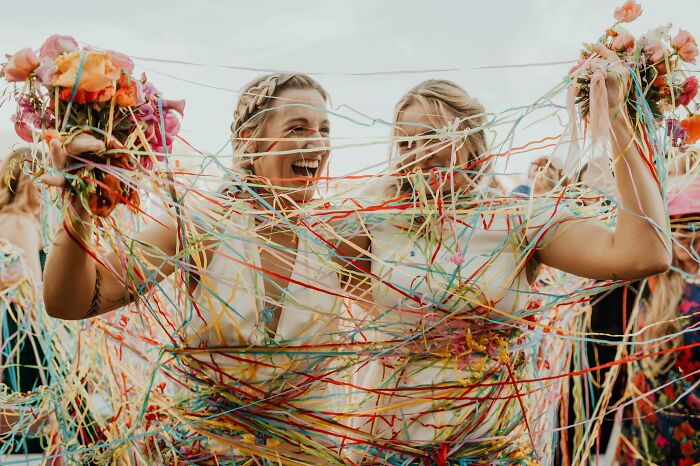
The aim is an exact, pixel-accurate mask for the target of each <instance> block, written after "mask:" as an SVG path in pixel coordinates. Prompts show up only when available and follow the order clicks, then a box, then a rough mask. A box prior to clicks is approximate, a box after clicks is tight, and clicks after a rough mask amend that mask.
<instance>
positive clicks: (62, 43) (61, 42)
mask: <svg viewBox="0 0 700 466" xmlns="http://www.w3.org/2000/svg"><path fill="white" fill-rule="evenodd" d="M76 50H78V42H77V41H76V40H75V39H73V38H72V37H71V36H59V35H58V34H54V35H53V36H51V37H49V38H48V39H46V42H44V45H42V46H41V49H39V56H40V57H41V58H48V59H51V60H55V59H56V58H58V57H59V56H60V55H61V54H63V53H66V52H75V51H76Z"/></svg>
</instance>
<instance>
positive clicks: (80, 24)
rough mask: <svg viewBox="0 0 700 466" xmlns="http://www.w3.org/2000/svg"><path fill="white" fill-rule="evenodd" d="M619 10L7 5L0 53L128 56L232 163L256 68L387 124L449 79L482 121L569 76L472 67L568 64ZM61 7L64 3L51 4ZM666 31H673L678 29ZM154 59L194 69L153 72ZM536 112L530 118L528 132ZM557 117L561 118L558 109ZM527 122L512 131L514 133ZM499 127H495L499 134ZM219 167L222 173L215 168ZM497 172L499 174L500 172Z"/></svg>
mask: <svg viewBox="0 0 700 466" xmlns="http://www.w3.org/2000/svg"><path fill="white" fill-rule="evenodd" d="M622 1H623V0H617V1H609V0H586V1H582V0H566V1H564V0H507V1H506V0H490V1H486V0H484V1H477V0H463V1H451V2H448V1H431V2H428V1H414V0H401V1H383V2H376V1H362V0H354V1H344V2H341V1H335V0H315V1H304V0H298V1H294V2H290V1H280V0H267V1H260V0H252V1H239V2H234V1H198V2H187V1H177V0H168V1H162V0H156V1H151V0H149V1H139V2H137V1H133V0H121V1H119V2H116V3H114V2H96V1H62V2H56V1H55V0H54V1H47V0H35V1H33V2H31V3H21V2H12V3H11V4H8V5H6V6H5V8H4V9H3V14H2V16H1V17H0V52H2V53H10V54H11V53H14V52H15V51H17V50H18V49H21V48H24V47H32V48H35V49H36V48H38V47H39V46H40V45H41V44H42V42H43V41H44V39H45V38H46V37H48V36H49V35H51V34H54V33H59V34H68V35H72V36H74V37H75V38H76V39H77V40H78V41H79V42H81V43H82V44H89V45H94V46H97V47H101V48H107V49H114V50H118V51H121V52H124V53H127V54H129V55H131V56H133V57H135V61H136V65H137V69H141V70H144V71H146V72H147V74H148V75H149V77H150V79H151V80H152V81H153V82H154V83H155V84H156V86H157V87H158V88H160V89H161V90H162V91H163V92H164V94H165V96H166V97H167V98H172V99H178V98H183V97H184V98H186V99H187V109H186V112H185V118H184V121H183V131H182V132H181V135H182V136H183V137H185V138H186V139H188V140H189V141H190V142H192V143H193V145H194V146H196V147H197V148H198V149H200V150H202V151H205V152H210V153H216V152H217V151H219V150H220V149H221V148H224V150H223V152H221V154H222V155H223V156H230V149H229V145H228V144H227V141H228V137H229V130H228V128H229V125H230V122H231V115H232V112H233V108H234V104H235V100H236V97H237V93H236V91H237V90H238V89H239V88H240V87H241V86H242V85H243V84H244V83H246V82H247V81H249V80H250V79H252V78H254V77H255V76H256V75H257V74H260V73H259V72H255V71H243V70H235V69H230V68H229V69H227V68H226V66H233V67H255V68H269V69H276V70H277V69H279V70H296V71H304V72H310V73H319V74H318V75H315V77H316V78H317V79H318V80H319V81H320V82H321V83H322V84H323V85H324V86H325V87H326V89H327V90H328V91H329V93H330V94H331V96H332V101H333V105H334V106H335V107H336V108H339V110H338V111H339V112H341V113H343V114H345V115H349V116H353V117H357V118H360V119H361V120H362V121H363V122H365V123H367V122H368V121H369V120H368V119H365V118H361V117H358V115H357V114H356V113H354V112H353V111H351V110H349V109H348V108H347V107H348V106H349V107H351V108H353V109H356V110H357V111H359V112H361V113H363V114H366V115H368V116H369V117H371V118H381V119H384V120H391V118H392V108H393V106H394V104H395V102H396V101H397V99H398V98H399V97H400V96H401V95H402V94H403V93H404V92H405V91H407V90H408V89H409V88H410V87H412V86H413V85H415V84H417V83H418V82H420V81H422V80H423V79H428V78H444V79H451V80H454V81H456V82H457V83H459V84H460V85H462V86H463V87H464V88H465V89H466V90H467V91H468V92H469V93H471V94H472V95H473V96H475V97H477V98H478V99H479V100H481V102H482V103H483V104H484V105H485V106H486V108H487V110H488V111H491V112H494V113H500V112H502V111H504V110H506V109H508V108H512V107H518V106H527V105H530V104H532V103H534V102H535V101H536V100H537V99H538V98H540V97H541V96H542V95H544V94H545V93H546V92H547V90H549V89H551V88H553V87H554V86H556V85H557V84H558V83H559V82H561V80H562V79H563V77H564V75H565V73H566V71H567V70H568V69H569V68H570V66H571V65H568V64H565V65H556V66H540V67H533V66H524V67H511V68H492V69H476V68H479V67H488V66H500V65H523V64H533V63H546V62H558V61H568V60H575V59H577V58H578V51H579V50H580V48H581V44H582V43H583V42H590V41H594V40H595V39H597V38H598V37H599V36H600V35H601V34H602V33H603V31H604V30H605V28H607V27H609V26H610V25H612V23H613V22H614V20H613V17H612V15H613V10H614V8H615V7H616V6H619V5H620V4H621V3H622ZM641 4H642V6H643V9H644V13H643V15H642V17H641V18H639V19H638V20H637V21H635V22H634V23H632V24H631V25H629V29H630V30H631V31H632V32H633V33H634V34H635V35H639V34H641V33H643V32H646V31H647V30H649V29H651V28H654V27H656V26H658V25H661V24H665V23H668V22H672V23H673V24H674V26H675V27H682V28H684V29H687V30H690V32H692V33H694V34H695V35H696V36H697V35H698V34H700V30H699V29H700V28H698V27H696V23H697V22H698V20H700V1H698V0H646V1H642V2H641ZM59 5H60V6H59ZM674 32H675V29H674ZM137 57H152V58H160V59H166V60H173V61H181V62H192V63H196V64H198V65H197V66H195V65H187V64H171V63H158V62H154V61H148V60H143V59H138V58H137ZM425 69H457V71H449V72H426V73H412V74H401V75H396V74H394V75H391V74H390V75H373V76H352V75H349V74H351V73H369V72H376V71H394V70H425ZM13 111H14V104H13V103H12V102H9V103H8V102H6V103H5V104H4V105H3V106H2V107H1V108H0V132H4V133H5V137H0V150H2V151H3V152H4V151H6V148H8V146H9V145H10V142H9V138H8V136H7V134H8V133H10V132H12V127H11V123H10V121H9V117H10V115H11V113H12V112H13ZM544 116H545V114H544V113H541V114H538V115H537V116H536V117H535V116H533V117H532V119H531V120H530V121H531V122H535V120H538V119H540V118H542V117H544ZM561 117H562V118H565V115H564V113H563V112H561ZM332 124H333V125H332V136H333V137H334V138H335V139H334V141H333V144H334V145H336V146H338V145H343V144H348V143H351V144H364V143H369V142H373V141H374V142H377V141H382V140H383V139H385V138H387V137H388V135H389V133H390V129H389V127H387V126H386V125H383V124H375V125H374V126H371V127H367V126H362V125H359V124H353V123H350V122H348V121H345V120H343V119H341V118H333V121H332ZM524 126H526V125H521V127H523V128H524ZM508 129H509V128H506V127H503V128H502V129H501V130H500V132H499V136H501V137H503V136H505V133H506V132H507V130H508ZM561 130H562V125H561V122H560V121H559V120H557V118H556V117H552V116H550V117H548V118H545V119H544V120H543V121H540V122H538V123H535V124H534V125H533V126H532V127H530V128H524V129H522V130H519V131H518V132H517V138H516V143H517V142H525V141H527V140H530V139H533V138H538V137H542V136H550V135H556V134H559V133H560V132H561ZM537 155H544V153H543V152H535V153H530V154H524V155H518V156H514V157H513V158H512V159H511V161H510V162H509V163H508V166H507V170H508V171H509V172H514V171H515V172H520V173H523V172H524V171H526V169H527V164H528V162H529V160H531V159H532V158H533V157H535V156H537ZM386 158H387V146H386V144H383V143H379V144H375V145H370V146H366V147H353V148H344V149H340V150H336V151H335V152H334V155H333V159H332V165H331V172H332V174H334V175H343V174H347V173H354V172H362V171H367V167H370V166H375V168H373V169H372V170H371V171H376V170H377V169H379V168H381V166H377V164H381V163H382V162H384V161H385V160H386ZM224 163H225V164H226V165H228V162H227V161H226V162H224ZM505 169H506V167H505V164H504V163H503V162H501V163H500V164H499V170H500V171H504V170H505Z"/></svg>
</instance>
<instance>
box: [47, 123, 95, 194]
mask: <svg viewBox="0 0 700 466" xmlns="http://www.w3.org/2000/svg"><path fill="white" fill-rule="evenodd" d="M105 149H106V148H105V144H104V142H102V141H100V140H99V139H97V138H95V137H94V136H92V135H91V134H88V133H80V134H78V135H77V136H75V137H74V138H73V139H72V140H71V141H70V142H69V143H68V145H67V146H66V147H65V149H64V148H63V146H61V143H60V141H59V140H58V139H54V140H52V141H51V144H49V154H50V156H51V165H52V166H53V168H54V169H55V170H57V171H59V172H62V171H63V169H64V168H65V166H66V163H67V162H68V159H69V158H70V157H71V156H78V155H80V154H85V153H100V152H104V151H105ZM39 180H40V181H41V182H42V183H44V184H45V185H47V186H55V187H57V188H62V187H64V186H65V185H66V177H65V176H64V175H63V174H61V173H53V174H46V175H42V176H41V177H40V178H39Z"/></svg>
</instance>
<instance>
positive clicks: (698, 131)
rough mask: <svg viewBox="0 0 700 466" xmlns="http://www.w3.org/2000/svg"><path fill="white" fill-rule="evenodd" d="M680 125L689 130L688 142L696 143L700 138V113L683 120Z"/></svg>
mask: <svg viewBox="0 0 700 466" xmlns="http://www.w3.org/2000/svg"><path fill="white" fill-rule="evenodd" d="M680 125H681V127H682V128H685V130H686V131H687V132H688V144H695V143H696V142H697V141H698V140H700V115H693V116H691V117H690V118H686V119H685V120H681V123H680Z"/></svg>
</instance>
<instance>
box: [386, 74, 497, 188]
mask: <svg viewBox="0 0 700 466" xmlns="http://www.w3.org/2000/svg"><path fill="white" fill-rule="evenodd" d="M416 119H419V120H420V121H419V123H415V121H416ZM394 121H395V122H396V125H395V129H394V137H396V138H398V140H399V143H398V144H396V145H394V144H392V151H393V150H396V149H398V152H399V153H398V157H399V160H398V162H397V168H400V169H401V170H402V171H403V172H410V171H412V170H415V169H418V168H420V169H421V170H422V171H424V172H425V171H428V170H430V169H431V168H439V169H440V168H441V169H451V170H455V169H457V170H479V169H480V168H481V169H482V170H483V168H484V167H479V164H478V162H477V160H478V159H479V157H482V156H484V155H485V153H486V150H487V144H486V135H485V133H484V130H483V128H482V127H483V125H484V123H485V121H486V117H485V115H484V107H483V105H481V103H480V102H479V101H478V100H476V99H475V98H473V97H472V96H470V95H469V94H468V93H467V92H466V91H465V90H464V89H462V88H461V87H460V86H459V85H457V84H456V83H454V82H452V81H447V80H437V79H429V80H426V81H423V82H422V83H420V84H418V85H417V86H415V87H414V88H412V89H411V90H410V91H408V92H407V93H406V94H404V95H403V97H401V99H399V101H398V102H397V104H396V106H395V108H394ZM405 121H411V122H413V123H411V124H402V123H403V122H405ZM431 133H435V134H436V136H437V137H438V141H437V142H435V141H434V140H433V139H432V138H427V139H426V138H425V137H422V136H424V135H428V136H429V135H430V134H431ZM433 156H437V157H433ZM463 176H466V174H465V173H462V176H458V177H457V178H460V180H459V181H457V184H458V186H461V185H462V184H464V181H463V180H461V178H462V177H463ZM472 177H474V176H473V175H472ZM448 187H449V186H448ZM448 187H446V188H448ZM407 188H408V187H407V186H406V185H405V183H404V185H403V187H402V189H407Z"/></svg>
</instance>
